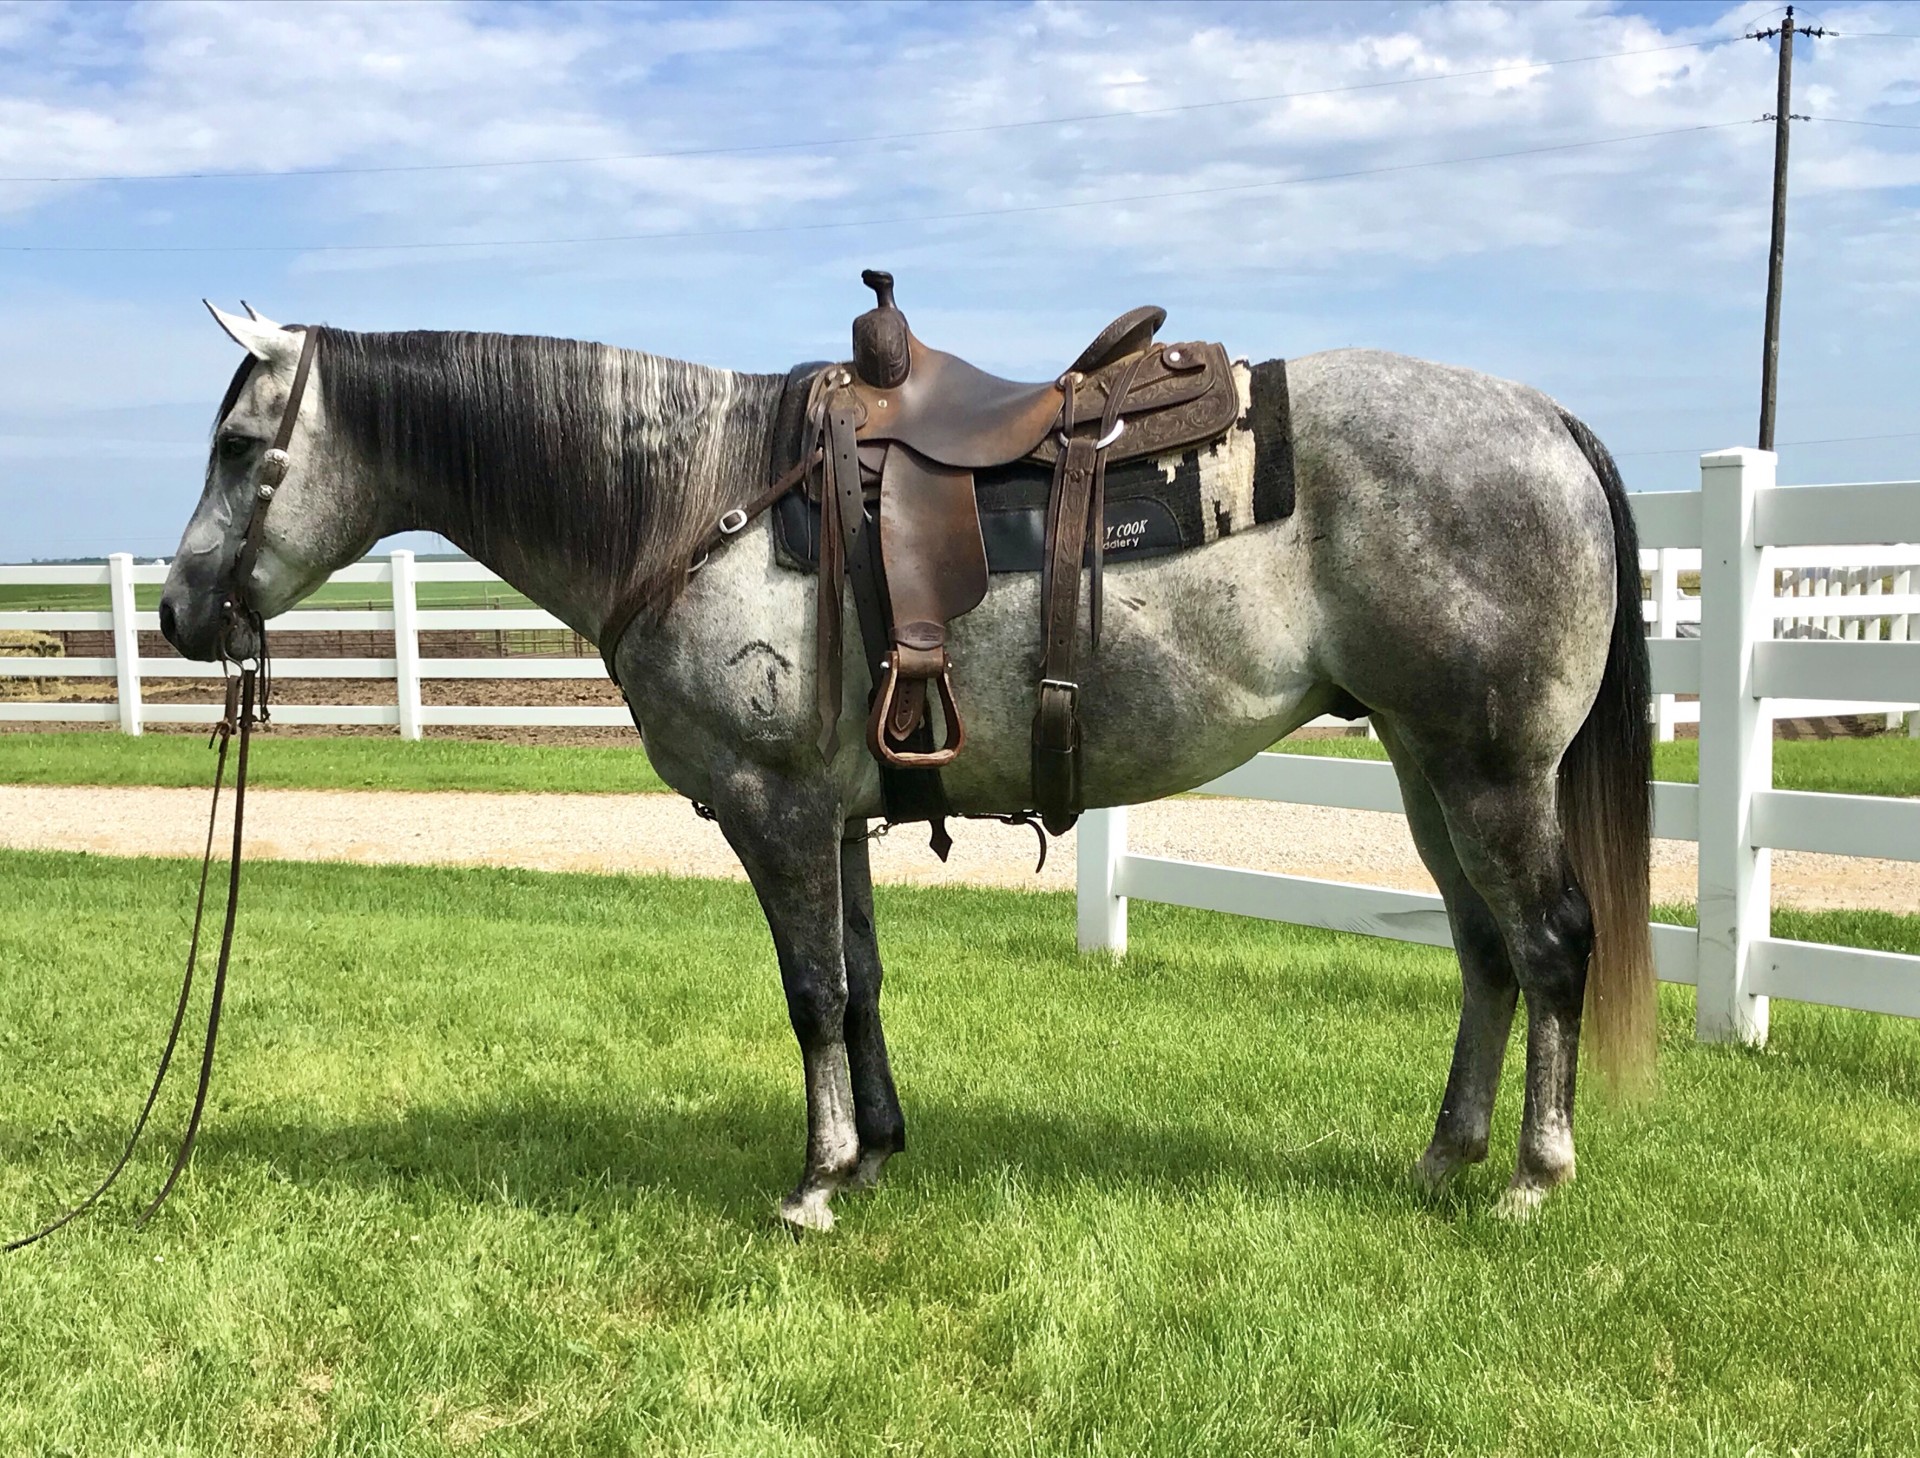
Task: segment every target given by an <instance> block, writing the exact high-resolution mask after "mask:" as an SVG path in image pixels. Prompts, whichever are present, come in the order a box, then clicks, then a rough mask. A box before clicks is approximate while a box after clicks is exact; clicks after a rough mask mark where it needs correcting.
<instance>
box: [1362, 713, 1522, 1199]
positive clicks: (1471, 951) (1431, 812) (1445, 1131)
mask: <svg viewBox="0 0 1920 1458" xmlns="http://www.w3.org/2000/svg"><path fill="white" fill-rule="evenodd" d="M1374 723H1375V726H1376V727H1377V728H1378V729H1379V732H1380V738H1381V742H1382V743H1384V744H1385V745H1386V747H1387V753H1388V755H1389V756H1390V757H1391V758H1392V760H1393V767H1394V772H1395V773H1396V774H1397V775H1398V776H1399V780H1400V798H1401V799H1402V800H1403V801H1404V802H1405V805H1406V811H1407V826H1408V829H1410V830H1411V831H1412V832H1413V843H1414V845H1415V847H1416V848H1417V849H1418V850H1419V852H1420V859H1421V860H1422V861H1423V862H1424V863H1425V864H1426V867H1427V870H1428V872H1429V873H1430V874H1431V875H1432V876H1433V879H1434V883H1435V884H1436V885H1437V886H1438V887H1439V888H1440V895H1441V899H1442V900H1444V901H1445V902H1446V905H1447V921H1448V923H1449V925H1450V926H1451V927H1452V929H1453V945H1454V950H1455V952H1456V954H1457V955H1458V957H1459V960H1460V981H1461V999H1460V1028H1459V1031H1458V1033H1457V1034H1456V1035H1455V1038H1454V1044H1453V1064H1452V1066H1451V1067H1450V1068H1449V1069H1448V1072H1447V1087H1446V1092H1445V1093H1444V1094H1443V1095H1442V1096H1441V1100H1440V1112H1439V1115H1438V1116H1437V1117H1436V1118H1435V1120H1434V1125H1433V1140H1432V1142H1431V1143H1430V1144H1428V1145H1427V1149H1426V1152H1425V1153H1424V1154H1422V1155H1421V1156H1420V1162H1419V1164H1418V1165H1416V1166H1415V1174H1416V1175H1417V1176H1418V1178H1419V1179H1420V1181H1421V1183H1422V1184H1424V1185H1425V1186H1426V1188H1427V1189H1428V1190H1429V1191H1430V1192H1432V1193H1435V1194H1437V1193H1439V1192H1440V1191H1441V1190H1442V1189H1444V1188H1445V1187H1446V1185H1447V1184H1448V1183H1449V1182H1450V1181H1451V1180H1452V1179H1453V1178H1454V1176H1455V1175H1457V1174H1458V1173H1459V1172H1460V1171H1461V1170H1462V1169H1463V1168H1465V1167H1466V1166H1467V1165H1470V1164H1478V1163H1480V1162H1481V1161H1482V1160H1484V1159H1485V1158H1486V1157H1487V1138H1488V1134H1489V1131H1490V1130H1491V1128H1492V1125H1493V1106H1494V1099H1495V1097H1496V1095H1497V1094H1498V1093H1499V1089H1500V1072H1501V1069H1502V1067H1503V1066H1504V1064H1505V1062H1506V1056H1507V1037H1508V1034H1509V1033H1510V1032H1511V1030H1512V1028H1513V1013H1514V1008H1515V1005H1516V1003H1517V1002H1518V999H1519V992H1520V985H1519V982H1518V981H1517V980H1516V979H1515V977H1514V974H1513V964H1512V962H1511V961H1510V960H1508V957H1507V948H1506V943H1505V941H1504V939H1503V938H1502V936H1501V933H1500V926H1499V923H1498V922H1497V921H1496V920H1495V918H1494V915H1493V912H1492V910H1491V909H1490V908H1489V907H1488V905H1487V903H1486V898H1484V897H1483V896H1481V894H1480V893H1479V892H1478V891H1476V890H1475V889H1474V888H1473V883H1472V882H1471V881H1469V880H1468V879H1467V875H1466V872H1465V871H1464V870H1463V869H1462V868H1461V865H1460V857H1459V856H1458V855H1457V854H1456V853H1455V852H1454V848H1453V838H1452V836H1451V835H1450V834H1449V833H1448V830H1447V823H1446V816H1445V814H1444V813H1443V812H1442V810H1441V809H1440V802H1439V801H1438V800H1437V799H1435V798H1434V793H1433V787H1432V786H1431V785H1430V784H1428V783H1427V777H1426V775H1425V774H1424V773H1423V772H1422V771H1421V769H1420V767H1419V766H1418V765H1417V764H1415V763H1414V760H1413V756H1412V755H1411V754H1410V753H1409V752H1408V750H1407V748H1406V746H1405V745H1404V744H1403V743H1402V742H1401V741H1400V739H1399V737H1398V736H1397V735H1396V734H1395V732H1394V729H1393V726H1392V724H1391V723H1389V722H1388V721H1387V720H1385V719H1384V718H1380V717H1376V718H1375V720H1374Z"/></svg>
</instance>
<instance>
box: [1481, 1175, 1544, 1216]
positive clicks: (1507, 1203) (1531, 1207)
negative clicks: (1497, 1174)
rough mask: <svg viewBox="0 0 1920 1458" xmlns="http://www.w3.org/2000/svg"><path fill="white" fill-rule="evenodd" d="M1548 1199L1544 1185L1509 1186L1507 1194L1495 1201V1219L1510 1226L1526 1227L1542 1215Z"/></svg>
mask: <svg viewBox="0 0 1920 1458" xmlns="http://www.w3.org/2000/svg"><path fill="white" fill-rule="evenodd" d="M1546 1198H1547V1190H1546V1186H1544V1185H1508V1186H1507V1190H1506V1193H1505V1194H1503V1195H1501V1197H1500V1198H1499V1199H1498V1200H1496V1201H1494V1204H1493V1217H1494V1219H1496V1220H1504V1221H1506V1222H1507V1223H1508V1224H1510V1225H1525V1224H1526V1223H1527V1222H1528V1221H1529V1220H1531V1219H1533V1217H1534V1216H1535V1215H1538V1214H1539V1213H1540V1206H1541V1205H1542V1204H1544V1203H1545V1201H1546Z"/></svg>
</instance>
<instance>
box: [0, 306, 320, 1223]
mask: <svg viewBox="0 0 1920 1458" xmlns="http://www.w3.org/2000/svg"><path fill="white" fill-rule="evenodd" d="M318 344H319V331H318V330H314V329H309V330H307V331H306V338H305V340H304V341H303V342H302V344H301V346H300V362H299V364H298V365H296V366H295V367H294V373H293V385H292V388H291V389H289V390H288V392H287V403H286V405H285V406H284V407H283V408H282V410H281V414H280V425H279V429H278V430H276V431H275V433H274V438H273V444H272V446H271V447H269V448H268V450H267V451H266V452H265V454H263V455H262V456H261V458H260V468H259V471H258V473H257V475H256V476H255V479H254V487H253V512H252V514H251V516H250V517H249V518H248V520H247V533H246V536H245V538H244V539H243V540H242V541H241V544H240V550H239V552H238V553H237V554H236V555H235V558H234V567H233V577H232V580H231V582H230V583H229V584H228V587H227V591H226V594H225V596H224V598H223V600H222V602H221V604H220V610H221V614H222V619H223V621H222V625H221V635H220V661H221V664H222V665H223V666H227V665H229V664H230V663H231V662H232V660H231V659H230V658H229V655H228V651H227V650H228V647H229V641H230V634H231V633H232V632H233V630H234V629H235V628H237V627H242V626H245V627H249V628H251V629H252V632H253V641H254V649H255V657H254V658H253V659H252V660H251V661H246V660H241V661H240V662H238V664H237V667H238V668H239V671H240V672H239V677H238V678H234V677H232V676H231V675H229V676H228V678H227V697H226V705H225V709H224V712H223V713H222V715H221V718H220V721H219V723H217V724H216V725H215V726H214V730H213V736H212V739H211V740H210V741H209V743H211V744H217V745H218V746H219V750H220V755H219V759H218V761H217V762H216V764H215V767H214V772H213V802H212V805H211V807H210V808H209V809H208V811H207V845H206V850H205V852H204V854H203V855H202V856H201V858H200V888H199V892H198V894H197V896H196V898H195V901H194V908H193V932H192V934H191V936H190V937H189V938H188V941H187V970H186V975H185V976H184V977H183V978H182V979H181V983H180V999H179V1001H178V1003H177V1004H175V1006H174V1010H173V1025H172V1027H171V1028H169V1029H168V1030H167V1041H166V1045H165V1047H163V1048H162V1049H161V1051H160V1065H159V1067H158V1068H157V1069H156V1070H155V1071H154V1075H153V1083H152V1085H151V1086H150V1087H149V1088H148V1090H147V1101H146V1103H145V1104H144V1105H143V1106H142V1107H141V1110H140V1117H139V1118H138V1119H136V1120H135V1121H134V1125H133V1132H132V1133H131V1134H130V1135H128V1137H127V1144H126V1148H125V1149H123V1150H122V1151H121V1153H120V1158H119V1159H118V1160H117V1161H116V1162H115V1163H114V1166H113V1168H112V1169H110V1170H109V1171H108V1172H107V1176H106V1178H105V1179H103V1180H101V1181H100V1183H99V1184H98V1185H96V1186H95V1187H94V1189H93V1192H92V1193H91V1194H89V1195H88V1196H87V1197H86V1198H85V1199H84V1200H81V1201H80V1202H79V1203H78V1204H76V1205H74V1206H72V1207H71V1208H69V1209H68V1210H67V1211H65V1212H64V1213H63V1214H61V1215H60V1216H59V1217H57V1218H56V1219H54V1220H51V1221H49V1222H48V1223H47V1224H45V1225H43V1226H41V1227H40V1229H38V1230H36V1231H34V1232H33V1234H31V1235H25V1236H21V1237H20V1238H19V1239H17V1240H12V1241H9V1242H7V1244H6V1245H4V1246H0V1253H4V1252H7V1251H16V1250H22V1249H24V1248H26V1247H27V1246H30V1245H32V1244H33V1243H34V1242H35V1241H37V1240H41V1239H44V1238H45V1237H46V1236H49V1235H51V1234H53V1232H54V1231H56V1230H58V1229H60V1228H61V1227H62V1226H64V1225H66V1224H68V1223H69V1222H71V1221H73V1220H76V1219H78V1218H79V1217H80V1216H81V1215H83V1214H85V1213H86V1212H87V1211H88V1210H90V1209H91V1208H92V1207H93V1206H94V1204H95V1203H97V1202H98V1201H99V1199H100V1198H101V1196H103V1195H105V1194H106V1193H107V1191H108V1190H110V1189H112V1188H113V1185H114V1182H115V1181H116V1180H118V1179H119V1178H120V1174H121V1172H122V1171H123V1170H125V1169H126V1167H127V1165H128V1163H129V1162H130V1161H131V1160H132V1159H133V1153H134V1150H135V1149H136V1148H137V1147H138V1146H139V1143H140V1136H141V1135H142V1134H143V1133H144V1132H145V1131H146V1127H147V1121H148V1120H149V1119H150V1118H151V1117H152V1115H153V1109H154V1105H155V1104H157V1103H158V1102H159V1101H160V1090H161V1088H162V1086H163V1085H164V1084H165V1083H166V1080H167V1071H168V1069H169V1068H171V1067H172V1066H173V1055H174V1050H175V1049H176V1048H177V1047H178V1046H179V1043H180V1032H181V1029H182V1028H183V1027H184V1026H185V1024H186V1018H187V1006H188V1003H189V1001H190V1000H191V998H192V995H193V978H194V969H195V966H196V964H197V963H198V961H199V957H200V931H201V927H202V924H203V922H204V920H205V917H206V910H207V882H208V880H209V879H210V878H211V874H212V870H213V841H214V830H215V826H216V824H217V822H218V820H219V815H220V790H221V787H222V785H223V784H224V783H225V781H226V774H227V752H228V749H229V747H230V745H231V744H232V742H233V739H234V736H235V734H236V733H238V735H239V739H240V748H239V753H238V754H237V755H236V756H235V765H234V778H233V844H232V849H231V850H230V851H229V853H228V857H227V905H226V914H225V920H224V922H223V924H222V926H221V929H220V952H219V956H218V958H217V959H216V961H215V964H214V972H213V996H212V999H211V1000H210V1001H209V1003H208V1006H207V1036H206V1040H205V1042H204V1043H203V1044H202V1045H201V1049H200V1079H199V1083H198V1085H197V1086H196V1087H195V1089H194V1095H193V1112H192V1113H191V1114H190V1115H189V1116H188V1118H187V1130H186V1133H185V1134H183V1135H182V1136H181V1138H180V1146H179V1148H178V1149H177V1150H176V1151H175V1153H174V1157H173V1164H172V1167H171V1168H170V1169H169V1170H168V1171H167V1178H166V1181H165V1182H164V1183H163V1184H162V1185H161V1186H160V1192H159V1193H158V1194H157V1195H155V1196H154V1197H153V1199H152V1200H151V1201H149V1202H148V1204H147V1206H146V1208H145V1209H144V1210H142V1211H141V1212H140V1216H139V1218H138V1219H137V1220H136V1221H135V1222H134V1225H135V1228H139V1227H140V1226H144V1225H145V1224H146V1223H147V1222H148V1221H149V1220H151V1219H152V1218H153V1217H154V1214H155V1213H156V1212H157V1211H158V1210H159V1209H160V1207H161V1205H163V1204H165V1203H166V1199H167V1196H168V1195H170V1194H172V1193H173V1187H174V1186H175V1185H176V1184H177V1183H179V1180H180V1176H181V1175H182V1174H183V1173H184V1172H185V1171H186V1168H187V1163H188V1161H189V1160H190V1159H192V1157H193V1146H194V1143H195V1141H196V1140H197V1139H198V1138H199V1135H200V1124H201V1120H202V1118H203V1117H204V1116H205V1114H206V1109H207V1094H208V1091H209V1089H210V1088H211V1087H212V1083H213V1050H214V1045H215V1043H216V1041H217V1040H218V1038H219V1036H220V1010H221V1008H222V1006H223V1005H224V1004H225V1002H226V992H227V968H228V964H229V963H230V962H231V960H232V957H233V929H234V922H235V919H236V918H237V916H238V915H239V911H240V846H241V839H242V834H243V831H244V828H245V825H246V808H247V750H248V748H249V746H250V745H251V744H252V741H253V725H254V723H255V721H256V720H257V721H258V722H259V723H262V724H265V723H266V722H267V700H268V697H269V691H270V688H271V683H272V670H271V665H270V660H269V658H268V655H267V635H266V627H265V624H264V623H263V622H262V620H261V617H260V614H259V613H258V612H257V611H255V609H254V608H253V606H252V605H251V604H250V603H249V602H248V601H247V597H246V583H247V578H248V577H249V576H251V575H252V572H253V566H254V563H255V561H256V560H257V559H258V557H259V555H260V543H261V540H262V535H263V533H264V530H265V523H266V517H267V507H268V506H269V505H270V504H271V503H272V501H273V495H274V492H275V491H277V490H278V489H279V487H280V483H281V482H282V481H284V480H285V479H286V475H287V468H288V466H289V465H290V464H291V461H290V458H289V456H288V455H287V447H288V445H289V444H290V443H291V441H292V440H293V427H294V422H295V420H296V419H297V418H298V417H299V414H300V402H301V400H302V399H303V398H304V396H305V395H306V391H307V379H308V376H309V375H310V374H311V373H312V370H313V356H314V351H315V348H316V346H317V345H318Z"/></svg>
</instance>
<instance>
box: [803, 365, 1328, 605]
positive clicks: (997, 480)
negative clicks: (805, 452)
mask: <svg viewBox="0 0 1920 1458" xmlns="http://www.w3.org/2000/svg"><path fill="white" fill-rule="evenodd" d="M822 368H824V366H822V365H819V364H806V365H800V366H798V367H796V368H795V369H794V370H793V371H792V372H791V373H790V374H789V375H788V376H787V389H786V394H785V396H784V397H783V398H782V400H781V406H780V417H779V422H778V425H777V428H776V441H775V448H774V449H775V459H774V463H773V465H774V472H775V474H776V475H778V474H779V473H780V472H782V471H785V470H787V469H789V468H790V467H791V466H792V464H793V463H794V462H796V461H798V460H799V459H800V451H801V449H802V438H803V435H804V432H805V428H806V399H807V392H808V390H809V389H810V387H811V385H812V382H813V377H814V375H816V374H817V373H819V371H820V370H821V369H822ZM1252 374H1253V388H1252V392H1251V393H1252V404H1251V405H1250V407H1249V408H1248V410H1247V412H1246V414H1245V415H1243V416H1242V417H1241V418H1240V419H1239V420H1238V421H1236V422H1235V423H1234V426H1233V429H1234V430H1235V431H1246V432H1248V433H1250V434H1251V435H1252V437H1253V483H1252V492H1251V500H1252V511H1251V520H1248V521H1234V520H1232V519H1231V515H1230V514H1229V513H1228V512H1226V511H1224V510H1222V511H1220V512H1218V513H1217V514H1216V516H1215V519H1214V521H1213V522H1212V523H1208V522H1207V521H1205V519H1204V516H1203V513H1204V512H1205V511H1206V509H1207V508H1206V506H1205V503H1204V497H1203V492H1202V482H1201V469H1200V463H1201V457H1202V455H1203V454H1204V453H1205V452H1207V451H1210V450H1216V449H1218V447H1217V446H1201V447H1198V448H1195V449H1190V450H1187V451H1185V452H1183V453H1182V454H1181V455H1180V456H1179V457H1178V459H1177V462H1176V464H1175V466H1174V469H1173V472H1172V476H1171V479H1169V477H1168V475H1167V472H1166V470H1165V468H1164V465H1163V462H1164V461H1165V460H1166V459H1167V458H1165V457H1162V458H1161V459H1160V460H1157V461H1156V460H1136V461H1123V462H1121V463H1120V464H1118V465H1114V466H1109V467H1108V468H1107V504H1106V531H1107V542H1106V552H1107V560H1108V561H1109V562H1119V561H1126V560H1129V559H1131V558H1135V557H1160V556H1165V555H1166V554H1167V553H1169V552H1181V551H1186V550H1188V549H1190V548H1193V547H1199V546H1203V545H1204V544H1206V543H1207V542H1209V541H1213V540H1215V539H1217V538H1219V537H1224V536H1228V535H1231V534H1232V533H1233V532H1235V531H1237V530H1240V529H1242V528H1245V527H1247V526H1258V525H1261V524H1262V523H1265V522H1270V521H1279V520H1281V519H1282V518H1284V517H1288V516H1291V515H1292V514H1293V496H1294V490H1293V426H1292V420H1291V417H1290V413H1289V410H1288V402H1287V365H1286V361H1285V360H1278V359H1276V360H1268V361H1266V362H1265V363H1263V364H1257V365H1255V366H1254V367H1253V371H1252ZM974 487H975V490H976V492H977V493H978V495H979V499H980V531H981V535H982V536H984V537H985V538H986V543H987V568H988V570H989V571H992V572H1038V571H1039V570H1040V563H1041V559H1042V555H1043V551H1042V549H1043V547H1044V544H1045V540H1046V517H1047V497H1048V495H1049V493H1050V492H1051V491H1052V489H1053V468H1052V467H1050V466H1043V465H1040V464H1038V463H1036V462H1032V461H1016V462H1014V463H1013V464H1012V465H1010V466H997V467H995V468H994V469H992V470H987V471H976V472H974ZM1209 525H1211V526H1212V528H1213V530H1212V531H1211V532H1209V531H1208V526H1209ZM773 540H774V547H775V551H776V554H777V555H778V557H779V560H780V562H781V564H782V565H783V566H787V567H791V568H794V569H795V570H797V571H802V572H811V571H814V570H815V569H816V568H817V567H818V566H819V563H820V508H819V507H818V506H817V505H815V504H814V503H813V502H810V501H808V500H807V498H806V496H805V494H804V493H802V492H799V491H794V492H790V493H789V494H788V495H786V496H784V497H782V498H781V499H780V501H779V503H778V504H777V505H776V506H775V507H774V512H773Z"/></svg>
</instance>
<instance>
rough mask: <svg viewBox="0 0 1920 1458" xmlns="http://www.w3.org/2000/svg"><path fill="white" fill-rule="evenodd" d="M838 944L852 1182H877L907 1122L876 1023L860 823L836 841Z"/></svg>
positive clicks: (875, 974)
mask: <svg viewBox="0 0 1920 1458" xmlns="http://www.w3.org/2000/svg"><path fill="white" fill-rule="evenodd" d="M840 901H841V907H842V911H843V915H844V919H845V920H844V926H843V929H842V938H843V941H842V945H843V947H844V948H845V954H846V962H847V1062H848V1066H849V1068H850V1070H851V1071H852V1074H853V1117H854V1124H855V1126H856V1127H857V1128H858V1129H859V1131H860V1164H859V1167H858V1169H856V1170H855V1171H854V1176H853V1183H854V1184H855V1185H856V1186H859V1187H860V1188H863V1189H864V1188H868V1187H870V1186H873V1185H877V1184H878V1183H879V1182H880V1176H881V1173H882V1171H883V1170H884V1169H885V1168H886V1163H887V1161H888V1160H889V1159H891V1158H892V1157H893V1156H894V1155H896V1154H898V1153H899V1152H900V1151H901V1150H903V1149H905V1148H906V1147H907V1121H906V1118H905V1116H904V1115H903V1114H902V1113H901V1112H900V1098H899V1095H898V1094H896V1093H895V1092H894V1087H893V1069H892V1067H891V1065H889V1063H888V1062H887V1038H886V1034H885V1033H884V1032H882V1031H881V1028H880V943H879V940H878V938H877V937H876V936H875V934H874V929H873V870H872V866H871V864H870V862H869V859H868V855H867V837H866V829H865V826H864V824H862V825H858V826H854V827H850V828H849V834H848V837H847V838H846V839H845V840H843V841H841V843H840Z"/></svg>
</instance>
